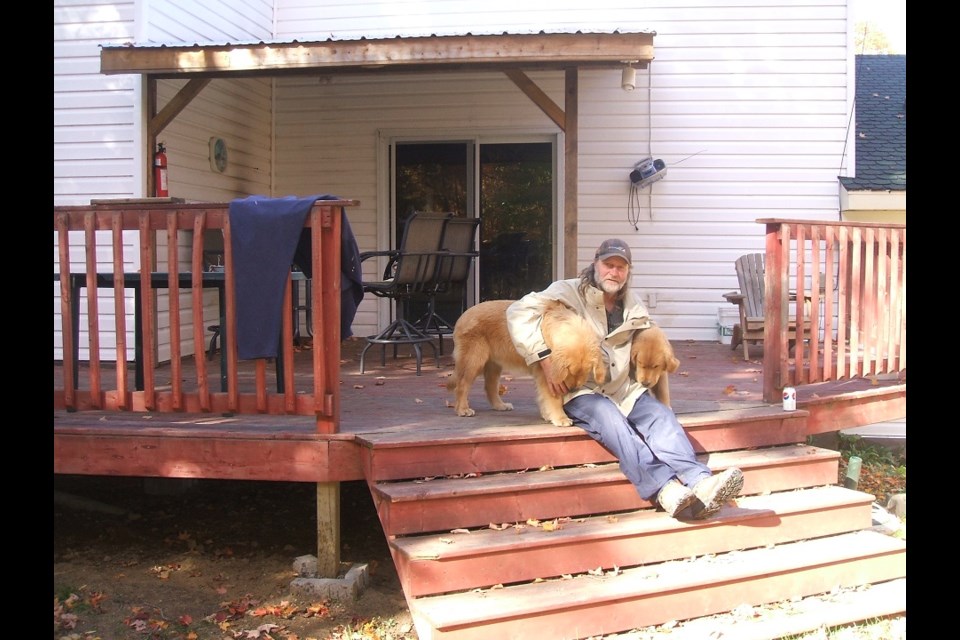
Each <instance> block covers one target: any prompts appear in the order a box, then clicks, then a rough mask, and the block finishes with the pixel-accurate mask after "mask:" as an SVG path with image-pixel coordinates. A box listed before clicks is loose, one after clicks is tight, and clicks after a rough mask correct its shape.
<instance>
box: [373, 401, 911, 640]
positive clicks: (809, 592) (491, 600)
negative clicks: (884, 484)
mask: <svg viewBox="0 0 960 640" xmlns="http://www.w3.org/2000/svg"><path fill="white" fill-rule="evenodd" d="M806 415H807V414H806V412H805V411H796V412H789V413H785V412H783V411H781V410H779V408H776V407H771V408H766V407H764V408H755V409H749V410H744V411H739V412H735V413H731V414H729V415H725V416H718V414H716V413H711V414H689V415H684V416H682V417H681V421H682V422H683V424H684V427H685V428H686V429H687V432H688V435H689V436H690V438H691V441H692V442H693V443H694V447H695V448H696V449H697V451H698V455H699V457H700V459H701V460H703V461H704V462H705V463H706V464H708V465H709V466H710V467H711V469H712V470H713V471H714V472H717V471H721V470H723V469H725V468H727V467H730V466H738V467H740V468H741V469H742V470H743V473H744V489H743V494H742V496H741V497H740V498H739V499H737V500H736V501H733V502H731V503H730V504H728V505H726V506H725V507H724V508H723V509H721V511H720V513H719V514H718V515H717V516H715V517H713V518H711V519H709V520H705V521H695V520H677V519H674V518H671V517H669V516H667V515H666V514H665V513H663V512H662V511H659V510H657V509H656V508H655V507H654V505H652V504H651V503H650V502H649V501H646V500H643V499H642V498H640V497H639V496H638V495H637V493H636V491H635V490H634V489H633V487H632V485H630V483H629V482H627V480H626V478H625V477H624V476H623V474H622V473H621V472H620V470H619V467H618V466H617V463H616V461H615V460H613V458H612V457H611V456H610V454H609V453H608V452H607V451H605V450H604V449H603V448H601V447H600V446H599V445H597V444H596V443H595V442H593V441H592V440H591V439H590V438H589V437H587V436H586V435H585V434H583V433H582V432H581V431H579V430H578V429H576V428H569V429H556V428H551V430H546V429H540V428H529V429H527V430H526V431H525V430H523V429H522V428H520V429H518V430H517V431H516V432H514V433H510V432H506V433H505V432H504V431H502V430H497V431H495V432H490V433H484V432H483V431H479V432H476V433H465V434H464V435H463V436H462V437H459V438H454V439H443V440H436V441H430V440H429V439H427V440H423V439H422V438H421V439H420V440H415V439H413V438H410V437H409V436H403V435H396V434H380V435H377V436H371V437H370V438H369V439H365V440H364V445H365V459H364V467H365V472H366V474H367V478H368V483H369V485H370V489H371V492H372V494H373V498H374V503H375V504H376V507H377V511H378V513H379V516H380V521H381V523H382V525H383V529H384V533H385V534H386V536H387V538H388V541H389V544H390V549H391V553H392V555H393V560H394V562H395V564H396V567H397V572H398V575H399V577H400V581H401V584H402V586H403V589H404V593H405V595H406V599H407V603H408V605H409V607H410V611H411V613H412V615H413V619H414V621H415V623H416V628H417V634H418V636H419V637H420V640H439V639H444V640H447V639H451V640H454V639H455V640H462V639H481V638H482V639H483V640H488V639H490V638H498V639H501V638H503V639H507V638H511V639H518V640H523V639H527V638H530V639H538V638H555V639H558V640H559V639H569V640H574V639H579V638H592V637H596V636H602V635H607V634H615V633H622V632H627V631H630V630H632V629H640V628H644V627H650V626H655V625H661V624H664V623H667V622H670V621H686V622H688V623H689V624H690V625H691V626H690V627H689V628H690V630H691V633H694V632H693V626H692V625H693V624H694V623H695V622H697V621H698V619H699V621H704V619H705V617H706V616H711V615H714V614H719V613H724V612H729V611H733V610H734V609H737V608H738V607H743V606H744V605H753V606H759V605H764V604H769V603H773V602H779V601H786V600H793V601H800V599H802V598H805V597H807V596H813V595H817V594H826V593H831V592H833V593H837V592H838V591H840V592H844V593H845V595H846V596H847V597H846V598H844V599H842V600H837V605H836V606H834V607H830V606H829V605H822V606H821V607H819V608H818V609H817V610H816V611H815V612H814V613H812V614H808V615H796V616H794V617H792V618H789V619H787V620H786V621H778V622H777V623H776V624H771V625H769V626H768V627H767V628H758V627H757V625H753V626H752V627H750V629H749V631H748V630H747V628H746V627H744V628H743V629H742V633H741V636H737V637H744V638H746V637H749V638H757V639H760V638H771V639H773V638H779V637H782V636H784V635H790V634H797V633H802V632H804V631H809V630H811V629H813V628H816V627H817V626H818V625H823V624H829V625H831V626H834V625H837V624H847V623H853V622H858V621H862V620H869V619H874V618H877V617H882V616H889V615H895V614H899V613H904V612H905V611H906V585H905V578H906V543H905V541H903V540H900V539H898V538H895V537H892V536H889V535H886V534H884V533H882V532H879V531H875V530H872V529H871V525H872V512H871V511H872V510H871V505H872V503H873V501H874V497H873V496H871V495H869V494H866V493H863V492H860V491H854V490H850V489H846V488H843V487H842V486H839V485H838V483H837V480H838V473H839V462H840V454H839V453H838V452H836V451H832V450H828V449H822V448H818V447H814V446H809V445H807V444H804V440H805V438H803V437H802V434H803V433H804V420H805V418H806ZM411 469H416V470H417V476H416V477H410V470H411ZM683 629H684V626H683V625H682V624H681V625H680V626H679V627H677V628H676V631H677V632H678V633H679V632H681V631H682V630H683ZM726 631H727V632H729V631H730V629H726ZM699 633H702V631H701V632H699ZM730 637H734V636H730Z"/></svg>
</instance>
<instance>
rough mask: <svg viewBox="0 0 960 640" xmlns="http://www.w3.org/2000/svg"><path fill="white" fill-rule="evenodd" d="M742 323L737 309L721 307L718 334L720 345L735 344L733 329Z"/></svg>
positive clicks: (718, 314) (718, 313)
mask: <svg viewBox="0 0 960 640" xmlns="http://www.w3.org/2000/svg"><path fill="white" fill-rule="evenodd" d="M739 321H740V310H739V309H737V307H732V306H731V307H729V308H728V307H720V308H719V309H718V310H717V334H718V336H719V338H720V344H733V327H734V325H736V324H737V323H738V322H739Z"/></svg>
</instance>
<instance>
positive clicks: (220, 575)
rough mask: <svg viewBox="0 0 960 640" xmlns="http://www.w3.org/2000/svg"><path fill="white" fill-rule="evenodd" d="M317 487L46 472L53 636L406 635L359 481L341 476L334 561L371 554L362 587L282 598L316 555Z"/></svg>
mask: <svg viewBox="0 0 960 640" xmlns="http://www.w3.org/2000/svg"><path fill="white" fill-rule="evenodd" d="M315 491H316V489H315V485H312V484H303V483H284V482H276V483H267V482H241V481H217V480H192V481H178V480H162V479H150V480H145V479H143V478H101V477H86V476H58V475H55V476H54V513H53V531H54V542H53V582H54V633H53V637H54V638H55V639H56V640H67V639H69V640H95V639H97V638H100V639H102V640H128V639H130V640H132V639H137V640H144V639H147V640H161V639H163V640H171V639H172V640H224V639H234V638H243V639H246V640H268V639H270V638H273V639H274V640H281V639H282V640H307V639H310V638H313V639H316V640H326V639H339V638H379V639H380V640H387V639H388V638H390V639H392V640H413V639H415V638H416V633H415V631H414V630H413V625H412V622H411V620H410V615H409V612H408V611H407V608H406V602H405V601H404V598H403V592H402V590H401V589H400V585H399V581H398V579H397V575H396V572H395V570H394V567H393V563H392V562H391V560H390V555H389V551H388V550H387V545H386V541H385V539H384V535H383V530H382V529H381V527H380V522H379V520H378V519H377V515H376V511H375V509H374V506H373V501H372V499H371V497H370V493H369V491H368V489H367V487H366V485H365V484H363V483H359V482H358V483H343V484H342V485H341V514H342V518H343V531H344V537H345V540H344V544H343V546H342V550H341V561H342V562H344V563H347V562H357V563H367V564H368V566H369V578H370V583H369V585H368V586H367V588H366V589H365V590H364V592H363V594H362V595H361V597H360V598H358V599H356V600H354V601H349V602H333V601H329V600H326V599H323V598H298V597H296V596H294V595H292V594H291V589H290V583H291V581H292V580H293V579H294V578H295V577H297V575H296V572H295V571H294V569H293V561H294V559H295V558H297V557H298V556H302V555H316V553H317V550H316V532H315V525H316V513H315V509H316V495H315ZM347 532H349V536H348V539H347Z"/></svg>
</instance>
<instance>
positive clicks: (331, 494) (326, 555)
mask: <svg viewBox="0 0 960 640" xmlns="http://www.w3.org/2000/svg"><path fill="white" fill-rule="evenodd" d="M339 573H340V483H339V482H318V483H317V577H318V578H336V577H338V575H339Z"/></svg>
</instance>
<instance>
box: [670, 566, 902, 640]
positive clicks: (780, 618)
mask: <svg viewBox="0 0 960 640" xmlns="http://www.w3.org/2000/svg"><path fill="white" fill-rule="evenodd" d="M906 612H907V579H906V578H899V579H896V580H889V581H887V582H879V583H876V584H870V585H863V586H860V587H856V588H848V589H837V590H835V591H833V592H831V593H829V594H820V595H812V596H807V597H805V598H802V599H799V600H785V601H782V602H778V603H773V604H771V605H768V606H765V605H760V606H745V607H738V608H737V609H736V610H735V611H732V612H729V613H723V614H717V615H714V616H706V617H703V618H694V619H693V620H687V621H686V622H682V623H680V624H678V625H671V626H670V630H669V634H670V635H669V638H670V640H703V639H704V638H715V637H719V636H717V633H718V631H717V630H718V629H723V637H725V638H736V639H737V640H780V639H781V638H790V637H796V636H798V635H799V634H801V633H808V632H811V631H816V630H817V629H826V628H831V627H838V626H841V625H846V624H852V623H855V622H861V621H863V620H873V619H876V618H884V617H887V616H895V615H898V614H906Z"/></svg>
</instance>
